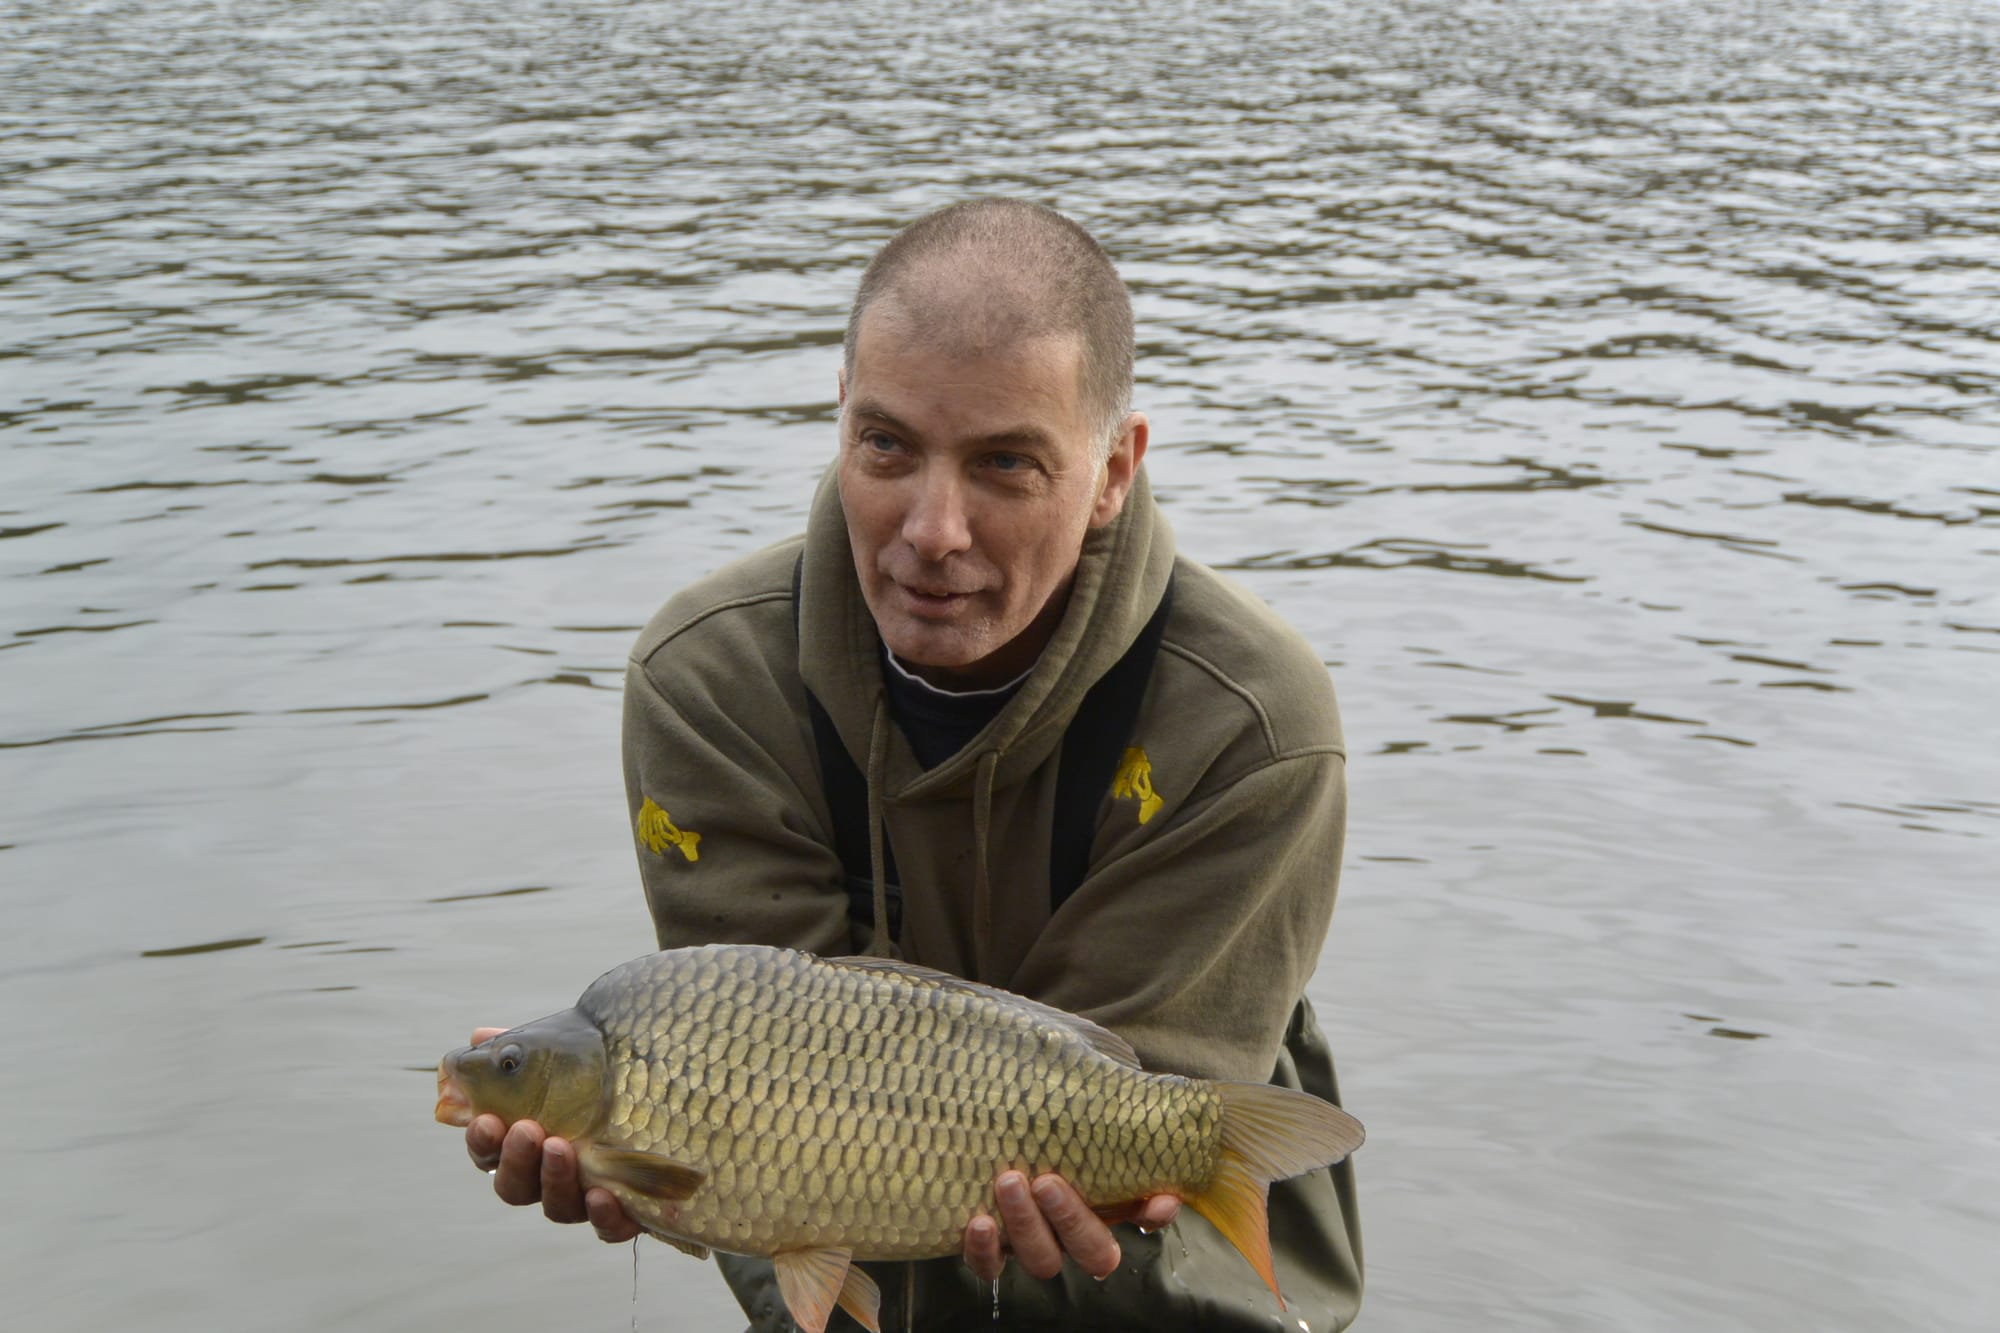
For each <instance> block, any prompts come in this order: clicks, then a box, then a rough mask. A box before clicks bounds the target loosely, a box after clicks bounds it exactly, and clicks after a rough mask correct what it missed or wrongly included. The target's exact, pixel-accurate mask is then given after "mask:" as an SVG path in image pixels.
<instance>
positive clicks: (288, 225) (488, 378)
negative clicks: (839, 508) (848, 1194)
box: [0, 0, 2000, 1333]
mask: <svg viewBox="0 0 2000 1333" xmlns="http://www.w3.org/2000/svg"><path fill="white" fill-rule="evenodd" d="M1996 90H2000V5H1996V4H1994V3H1992V2H1991V0H1937V2H1935V3H1915V2H1911V3H1886V2H1885V3H1862V2H1856V0H1827V2H1826V3H1813V2H1811V0H1788V2H1778V0H1769V2H1766V3H1746V4H1730V3H1725V2H1724V0H1698V2H1696V3H1677V2H1671V0H1623V2H1618V0H1607V2H1606V3H1585V2H1584V0H1511V2H1509V3H1497V2H1495V3H1485V2H1483V0H1461V2H1458V3H1441V2H1433V3H1423V2H1420V0H1412V2H1410V3H1390V2H1389V0H1378V2H1376V3H1353V4H1335V5H1324V6H1320V5H1305V4H1283V5H1275V6H1272V5H1229V6H1221V5H1192V4H1190V5H1181V6H1176V5H1170V4H1165V3H1155V4H1132V5H1124V6H1118V7H1115V8H1111V7H1105V8H1103V11H1102V12H1100V7H1098V6H1092V5H1086V4H1081V3H1057V4H1048V5H1019V6H1009V7H1006V8H1005V9H1004V10H999V9H989V7H985V6H976V5H962V4H961V5H911V4H895V5H890V4H881V3H864V4H858V5H848V6H831V5H827V6H821V5H808V4H800V3H758V2H756V0H741V2H739V3H734V4H727V5H724V4H659V3H637V2H633V0H628V2H627V3H618V4H611V3H597V2H595V0H568V2H566V3H553V2H550V3H531V2H529V0H507V2H505V3H499V4H486V5H464V4H442V3H404V4H365V3H359V4H357V3H343V4H333V3H325V2H324V0H292V2H290V3H276V2H275V0H270V2H258V3H240V4H201V3H194V2H193V0H175V2H172V3H167V2H161V3H154V4H138V3H130V2H126V3H107V4H91V3H85V4H55V3H23V2H22V0H0V793H4V805H0V1012H4V1013H5V1014H6V1015H7V1016H8V1019H9V1021H8V1024H7V1029H6V1030H7V1036H8V1041H7V1049H6V1056H5V1059H4V1062H0V1063H4V1068H5V1073H4V1075H0V1086H4V1088H5V1098H4V1103H0V1105H4V1109H5V1122H4V1132H3V1133H0V1179H4V1180H5V1182H6V1185H5V1192H6V1196H7V1198H8V1200H9V1203H8V1206H7V1207H6V1209H5V1210H4V1218H0V1323H4V1324H5V1325H6V1326H7V1327H10V1328H36V1329H104V1328H128V1327H129V1328H143V1329H163V1330H201V1331H203V1333H208V1331H210V1330H237V1329H243V1330H252V1329H256V1330H263V1329H271V1328H301V1329H334V1328H366V1329H411V1330H425V1333H431V1331H433V1330H436V1329H438V1328H440V1327H454V1328H458V1327H469V1328H478V1329H482V1330H496V1331H497V1330H531V1329H543V1328H553V1327H562V1328H573V1329H591V1328H596V1329H623V1328H625V1327H627V1325H628V1322H629V1319H630V1317H631V1309H630V1304H629V1302H630V1285H629V1275H628V1265H629V1262H630V1261H629V1259H628V1256H627V1254H626V1253H625V1251H624V1250H623V1249H620V1248H616V1247H606V1246H601V1245H598V1244H597V1243H596V1242H595V1241H594V1240H593V1239H592V1238H591V1237H590V1235H589V1234H588V1232H587V1230H586V1229H570V1230H562V1231H559V1230H558V1229H556V1228H554V1227H551V1226H549V1225H548V1224H546V1223H544V1222H543V1221H541V1219H540V1218H539V1217H538V1216H535V1215H532V1214H525V1213H516V1212H513V1211H510V1210H508V1209H506V1208H504V1207H503V1206H501V1205H500V1204H499V1203H497V1202H496V1201H494V1200H493V1199H492V1197H491V1196H490V1194H489V1193H488V1192H487V1186H486V1182H485V1181H484V1180H483V1179H482V1178H480V1177H479V1176H478V1175H477V1173H475V1172H474V1171H473V1170H472V1168H471V1167H470V1166H469V1165H468V1164H467V1163H466V1162H465V1160H464V1157H463V1154H462V1151H461V1149H460V1146H459V1143H458V1141H457V1137H456V1135H455V1134H453V1133H452V1132H450V1131H448V1130H445V1129H443V1128H441V1127H439V1126H437V1125H435V1124H432V1123H431V1122H430V1104H431V1099H432V1079H431V1075H430V1073H429V1072H428V1071H429V1070H430V1069H431V1067H432V1066H433V1065H434V1063H435V1061H436V1059H437V1057H438V1055H439V1054H440V1053H441V1052H442V1051H443V1050H444V1049H445V1048H447V1047H448V1046H451V1045H453V1044H455V1043H457V1042H458V1041H459V1040H461V1039H462V1038H463V1036H464V1034H465V1033H466V1031H467V1029H469V1028H470V1027H471V1026H473V1025H474V1024H476V1023H508V1022H515V1021H520V1020H524V1019H527V1018H530V1017H533V1016H536V1015H539V1014H542V1013H545V1012H548V1011H550V1010H553V1009H557V1008H560V1007H563V1006H565V1005H567V1004H568V1003H570V1002H571V1001H572V1000H573V998H574V997H575V995H576V993H577V991H578V990H580V989H581V988H582V986H583V985H584V983H586V982H587V981H588V980H589V979H590V978H591V977H593V976H595V975H596V974H597V973H598V972H599V971H601V970H603V969H604V968H605V967H608V966H610V965H611V964H613V963H615V962H618V961H620V960H622V959H624V958H626V957H628V956H631V955H633V954H636V953H639V952H641V951H643V950H644V949H645V948H647V947H649V945H650V935H649V930H648V925H647V921H646V918H645V915H644V912H643V909H642V906H641V902H640V897H639V893H638V886H637V879H636V875H635V873H634V867H633V863H632V852H631V850H630V835H629V831H628V830H627V829H626V827H625V814H624V803H623V795H622V792H621V789H620V779H619V769H618V760H617V748H616V724H617V716H618V702H619V696H618V688H619V682H620V667H621V663H622V660H623V656H624V652H625V649H626V646H627V644H628V642H629V640H630V638H631V636H632V634H633V632H634V631H635V629H636V628H637V627H638V625H639V624H640V623H641V622H642V621H643V620H644V619H645V618H646V616H647V615H648V614H650V612H651V610H652V609H653V607H654V606H655V605H656V604H657V603H658V602H659V601H660V600H661V599H662V598H664V597H665V596H666V594H667V593H668V592H669V591H671V590H672V589H673V588H675V587H676V586H678V585H680V584H681V583H683V582H684V581H686V580H688V579H691V578H693V577H695V576H696V575H699V574H701V573H702V572H704V571H706V570H708V569H711V568H713V567H715V566H716V565H718V564H719V563H721V562H723V561H724V560H727V559H729V558H730V557H732V556H735V555H737V554H739V553H742V552H745V551H749V550H751V549H753V548H755V547H757V546H759V545H762V544H764V543H766V542H769V541H772V540H775V539H777V538H779V537H781V536H784V535H785V534H787V533H789V532H791V531H793V530H795V529H796V528H798V526H799V525H800V523H801V521H802V518H803V514H804V510H805V506H806V501H807V497H808V494H809V491H810V488H811V484H812V480H813V478H814V476H815V475H816V473H817V471H818V469H819V468H820V467H821V466H822V464H823V462H824V461H825V460H826V459H827V457H828V456H829V453H830V449H831V444H832V438H833V427H832V409H833V392H834V372H835V367H836V362H837V355H838V353H837V344H838V337H839V328H840V323H841V319H842V313H843V309H844V306H845V303H846V300H847V298H848V296H849V294H850V292H851V289H852V285H853V283H854V280H855V279H856V277H857V276H858V274H859V270H860V267H861V265H862V264H863V263H864V262H865V260H866V257H867V256H868V254H869V253H870V252H871V251H872V249H873V248H874V247H875V246H877V245H878V244H880V243H881V241H882V240H884V239H885V238H886V237H887V236H888V235H889V234H890V233H891V231H892V230H893V229H894V228H895V227H896V226H897V225H899V224H900V223H902V222H905V221H907V220H909V219H910V218H912V217H914V216H915V215H917V214H918V213H920V212H922V211H923V210H925V209H927V208H930V207H932V206H935V205H938V204H941V203H944V202H948V201H950V200H953V199H957V198H961V197H964V196H968V195H975V194H990V193H1008V194H1023V195H1027V196H1029V197H1033V198H1037V199H1041V200H1045V201H1047V202H1050V203H1053V204H1056V205H1058V206H1060V207H1062V208H1064V209H1066V210H1068V211H1069V212H1071V213H1072V214H1073V215H1074V216H1076V217H1077V218H1079V219H1080V220H1082V221H1083V222H1085V223H1086V224H1087V225H1089V226H1090V227H1092V228H1093V229H1094V230H1095V231H1096V232H1097V233H1098V234H1099V235H1100V236H1101V237H1102V238H1103V239H1104V241H1105V242H1106V244H1107V245H1108V247H1109V248H1110V249H1111V251H1112V252H1113V254H1114V256H1115V257H1116V258H1117V260H1118V261H1119V263H1120V265H1121V267H1122V269H1123V271H1124V273H1125V274H1126V276H1127V278H1128V279H1129V281H1130V283H1131V286H1132V288H1133V291H1134V294H1135V300H1136V307H1137V312H1138V317H1139V322H1140V339H1141V359H1140V385H1139V399H1140V404H1141V406H1143V407H1144V408H1145V409H1146V410H1147V411H1148V412H1150V413H1151V415H1152V419H1153V423H1154V440H1155V444H1154V450H1153V453H1152V455H1151V459H1150V462H1149V468H1150V471H1151V473H1152V476H1153V480H1154V484H1155V487H1156V489H1157V491H1158V493H1159V494H1160V496H1161V499H1162V501H1163V503H1164V504H1165V505H1166V507H1167V509H1168V511H1169V513H1170V516H1171V518H1172V520H1173V522H1174V524H1175V527H1176V529H1177V531H1178V534H1179V537H1180V541H1181V543H1182V546H1183V548H1184V549H1186V550H1188V551H1190V552H1192V553H1194V554H1195V555H1197V556H1199V557H1201V558H1203V559H1206V560H1208V561H1210V562H1212V563H1215V564H1218V565H1221V566H1223V567H1225V568H1227V569H1229V570H1232V571H1234V573H1235V576H1236V577H1238V578H1240V579H1242V580H1244V581H1245V582H1246V583H1248V584H1249V585H1250V586H1251V587H1252V588H1253V589H1255V591H1256V592H1258V593H1259V594H1261V595H1262V596H1264V597H1265V598H1267V599H1269V600H1270V601H1271V602H1272V603H1274V604H1275V605H1276V606H1278V607H1279V608H1280V609H1281V610H1282V612H1283V613H1284V614H1285V615H1286V616H1287V617H1288V618H1290V619H1291V620H1292V622H1293V623H1295V624H1297V625H1298V626H1299V627H1300V628H1301V629H1302V630H1303V631H1304V632H1305V633H1306V634H1307V635H1308V636H1309V638H1310V639H1311V640H1312V642H1313V643H1315V644H1316V645H1317V646H1318V647H1319V649H1320V651H1321V653H1322V655H1323V656H1324V657H1325V658H1326V660H1327V662H1328V664H1329V666H1330V668H1331V670H1332V672H1333V675H1334V678H1335V680H1336V683H1337V685H1338V687H1339V689H1340V691H1341V694H1342V699H1343V706H1344V709H1345V714H1346V719H1347V724H1348V734H1349V740H1350V743H1351V746H1352V756H1353V757H1352V762H1351V777H1352V783H1353V793H1354V795H1353V809H1352V832H1351V840H1350V848H1349V857H1348V864H1347V867H1346V872H1345V876H1344V879H1343V885H1342V890H1341V905H1340V910H1339V912H1338V914H1337V917H1336V920H1335V925H1334V931H1333V935H1332V937H1331V939H1330V941H1329V944H1328V948H1327V952H1326V954H1325V957H1324V959H1323V961H1322V965H1321V967H1320V970H1319V973H1318V975H1317V977H1316V979H1315V980H1314V982H1313V987H1312V994H1313V996H1314V997H1315V999H1316V1000H1317V1002H1318V1003H1319V1006H1320V1011H1321V1014H1322V1018H1323V1021H1324V1022H1325V1023H1326V1025H1327V1026H1328V1028H1329V1030H1330V1032H1331V1033H1332V1035H1333V1038H1334V1040H1335V1043H1336V1048H1337V1051H1338V1054H1339V1057H1340V1060H1341V1072H1342V1078H1343V1083H1344V1087H1345V1091H1346V1093H1347V1095H1348V1100H1349V1102H1350V1105H1351V1106H1352V1108H1353V1109H1354V1110H1355V1111H1356V1113H1357V1114H1359V1115H1360V1116H1361V1118H1362V1119H1363V1120H1364V1121H1366V1122H1367V1124H1368V1125H1369V1127H1370V1131H1371V1133H1370V1139H1369V1143H1368V1146H1367V1147H1366V1149H1364V1150H1363V1154H1362V1157H1361V1159H1360V1160H1361V1168H1360V1169H1361V1181H1362V1187H1363V1191H1364V1209H1365V1211H1364V1217H1365V1222H1366V1235H1367V1245H1368V1257H1369V1260H1370V1290H1369V1296H1368V1301H1367V1306H1366V1308H1365V1311H1364V1316H1363V1325H1362V1327H1364V1328H1367V1329H1380V1330H1417V1331H1418V1333H1431V1331H1433V1330H1437V1331H1442V1333H1460V1331H1463V1333H1473V1331H1474V1330H1488V1329H1493V1328H1518V1329H1535V1330H1541V1329H1559V1330H1572V1329H1574V1330H1600V1329H1635V1330H1655V1329H1657V1330H1669V1329H1673V1330H1679V1329H1688V1328H1698V1329H1716V1330H1723V1329H1728V1330H1773V1329H1794V1328H1796V1329H1812V1330H1815V1333H1833V1331H1834V1330H1857V1331H1858V1330H1868V1331H1870V1333H1880V1331H1881V1330H1887V1329H1903V1328H1910V1329H1925V1330H1973V1329H1991V1328H1995V1327H2000V1276H1997V1275H1996V1273H1995V1271H1994V1266H1993V1255H1994V1254H1995V1253H1996V1252H2000V1205H1996V1203H1995V1199H1996V1198H2000V1130H1996V1127H1995V1126H1996V1122H1995V1118H1994V1112H1993V1108H1994V1106H1995V1105H1996V1103H2000V1066H1996V1061H1995V1059H1994V1050H1995V1047H1994V1044H1993V1037H1992V1031H1993V1028H1994V1020H1995V1016H1996V1014H2000V906H1996V902H1995V895H1994V890H1995V888H1996V881H2000V875H1996V866H1995V838H1996V836H2000V758H1996V742H1995V737H1996V724H2000V704H1997V703H1996V699H2000V691H1996V684H2000V583H1996V580H2000V558H1996V557H2000V453H1996V441H2000V365H1996V353H2000V91H1996ZM729 1310H730V1306H729V1303H728V1301H727V1299H726V1297H725V1296H724V1295H723V1293H722V1291H721V1288H720V1285H719V1283H718V1282H717V1280H716V1278H715V1275H714V1272H713V1269H712V1268H710V1267H707V1266H702V1265H697V1264H695V1263H694V1262H693V1261H691V1260H688V1259H685V1258H683V1257H682V1256H680V1255H678V1254H675V1253H672V1252H670V1251H669V1250H668V1249H667V1248H666V1247H664V1246H658V1245H649V1246H648V1247H647V1250H646V1253H645V1254H644V1256H643V1259H642V1263H641V1271H640V1297H639V1310H638V1315H639V1320H640V1326H641V1327H642V1328H647V1329H654V1330H680V1329H699V1330H709V1329H716V1330H730V1333H734V1330H735V1329H736V1328H738V1327H740V1323H732V1322H731V1320H730V1318H729V1314H728V1312H729ZM1276 1326H1277V1325H1275V1324H1274V1327H1276Z"/></svg>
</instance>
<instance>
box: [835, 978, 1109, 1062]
mask: <svg viewBox="0 0 2000 1333" xmlns="http://www.w3.org/2000/svg"><path fill="white" fill-rule="evenodd" d="M822 961H823V962H827V963H831V964H832V965H833V966H835V967H848V968H853V969H855V970H856V971H860V972H886V973H888V974H890V975H892V976H899V977H903V978H906V979H907V980H910V981H915V982H919V983H922V984H924V985H928V986H936V987H938V988H939V989H941V990H955V991H960V992H963V993H964V994H967V995H976V996H978V997H979V998H981V999H983V1000H994V1001H997V1002H999V1003H1001V1004H1006V1005H1011V1006H1013V1007H1014V1008H1016V1009H1023V1010H1026V1011H1027V1012H1028V1013H1030V1014H1033V1015H1034V1016H1035V1017H1036V1018H1038V1019H1041V1020H1042V1021H1043V1022H1046V1023H1052V1024H1054V1025H1055V1026H1057V1027H1059V1028H1062V1029H1063V1030H1064V1031H1066V1032H1072V1033H1075V1034H1076V1035H1077V1036H1078V1037H1081V1038H1082V1039H1083V1040H1084V1041H1085V1042H1086V1043H1088V1044H1089V1046H1090V1048H1091V1049H1092V1050H1094V1051H1096V1052H1097V1053H1098V1054H1099V1055H1103V1056H1108V1057H1110V1058H1111V1059H1113V1060H1116V1061H1117V1062H1118V1063H1119V1064H1121V1065H1125V1066H1128V1067H1129V1068H1132V1069H1138V1068H1140V1064H1139V1054H1138V1052H1137V1051H1134V1050H1133V1049H1132V1043H1131V1042H1129V1041H1127V1040H1125V1039H1124V1038H1123V1037H1121V1036H1119V1035H1118V1034H1117V1033H1115V1032H1113V1031H1111V1029H1109V1028H1103V1027H1099V1026H1098V1025H1097V1024H1095V1023H1093V1022H1091V1021H1090V1020H1089V1019H1087V1018H1081V1017H1079V1016H1077V1015H1076V1014H1072V1013H1070V1012H1069V1011H1068V1010H1066V1009H1058V1008H1056V1007H1055V1006H1054V1005H1052V1004H1043V1003H1042V1002H1041V1001H1040V1000H1031V999H1029V998H1028V997H1027V996H1025V995H1016V994H1015V993H1014V992H1013V991H1010V990H1002V989H1001V988H1000V987H998V986H989V985H987V984H986V983H985V982H982V981H967V980H966V979H965V978H964V977H955V976H953V975H952V974H951V973H949V972H940V971H938V970H937V969H936V968H934V967H922V966H920V965H918V964H916V963H906V962H904V961H903V960H902V959H900V958H865V957H853V958H827V959H823V960H822Z"/></svg>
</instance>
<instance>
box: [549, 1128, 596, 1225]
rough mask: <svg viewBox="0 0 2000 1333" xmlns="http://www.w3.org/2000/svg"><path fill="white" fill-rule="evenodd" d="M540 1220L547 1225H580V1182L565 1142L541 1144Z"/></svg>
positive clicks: (582, 1217) (585, 1216)
mask: <svg viewBox="0 0 2000 1333" xmlns="http://www.w3.org/2000/svg"><path fill="white" fill-rule="evenodd" d="M542 1216H544V1217H546V1218H548V1219H549V1221H551V1222H564V1223H568V1222H584V1221H588V1220H589V1217H590V1215H589V1213H588V1212H586V1211H585V1209H584V1205H583V1181H582V1180H581V1179H580V1178H579V1177H578V1175H577V1170H576V1149H575V1148H573V1147H571V1146H570V1142H569V1140H568V1139H558V1138H549V1139H545V1140H543V1142H542Z"/></svg>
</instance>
